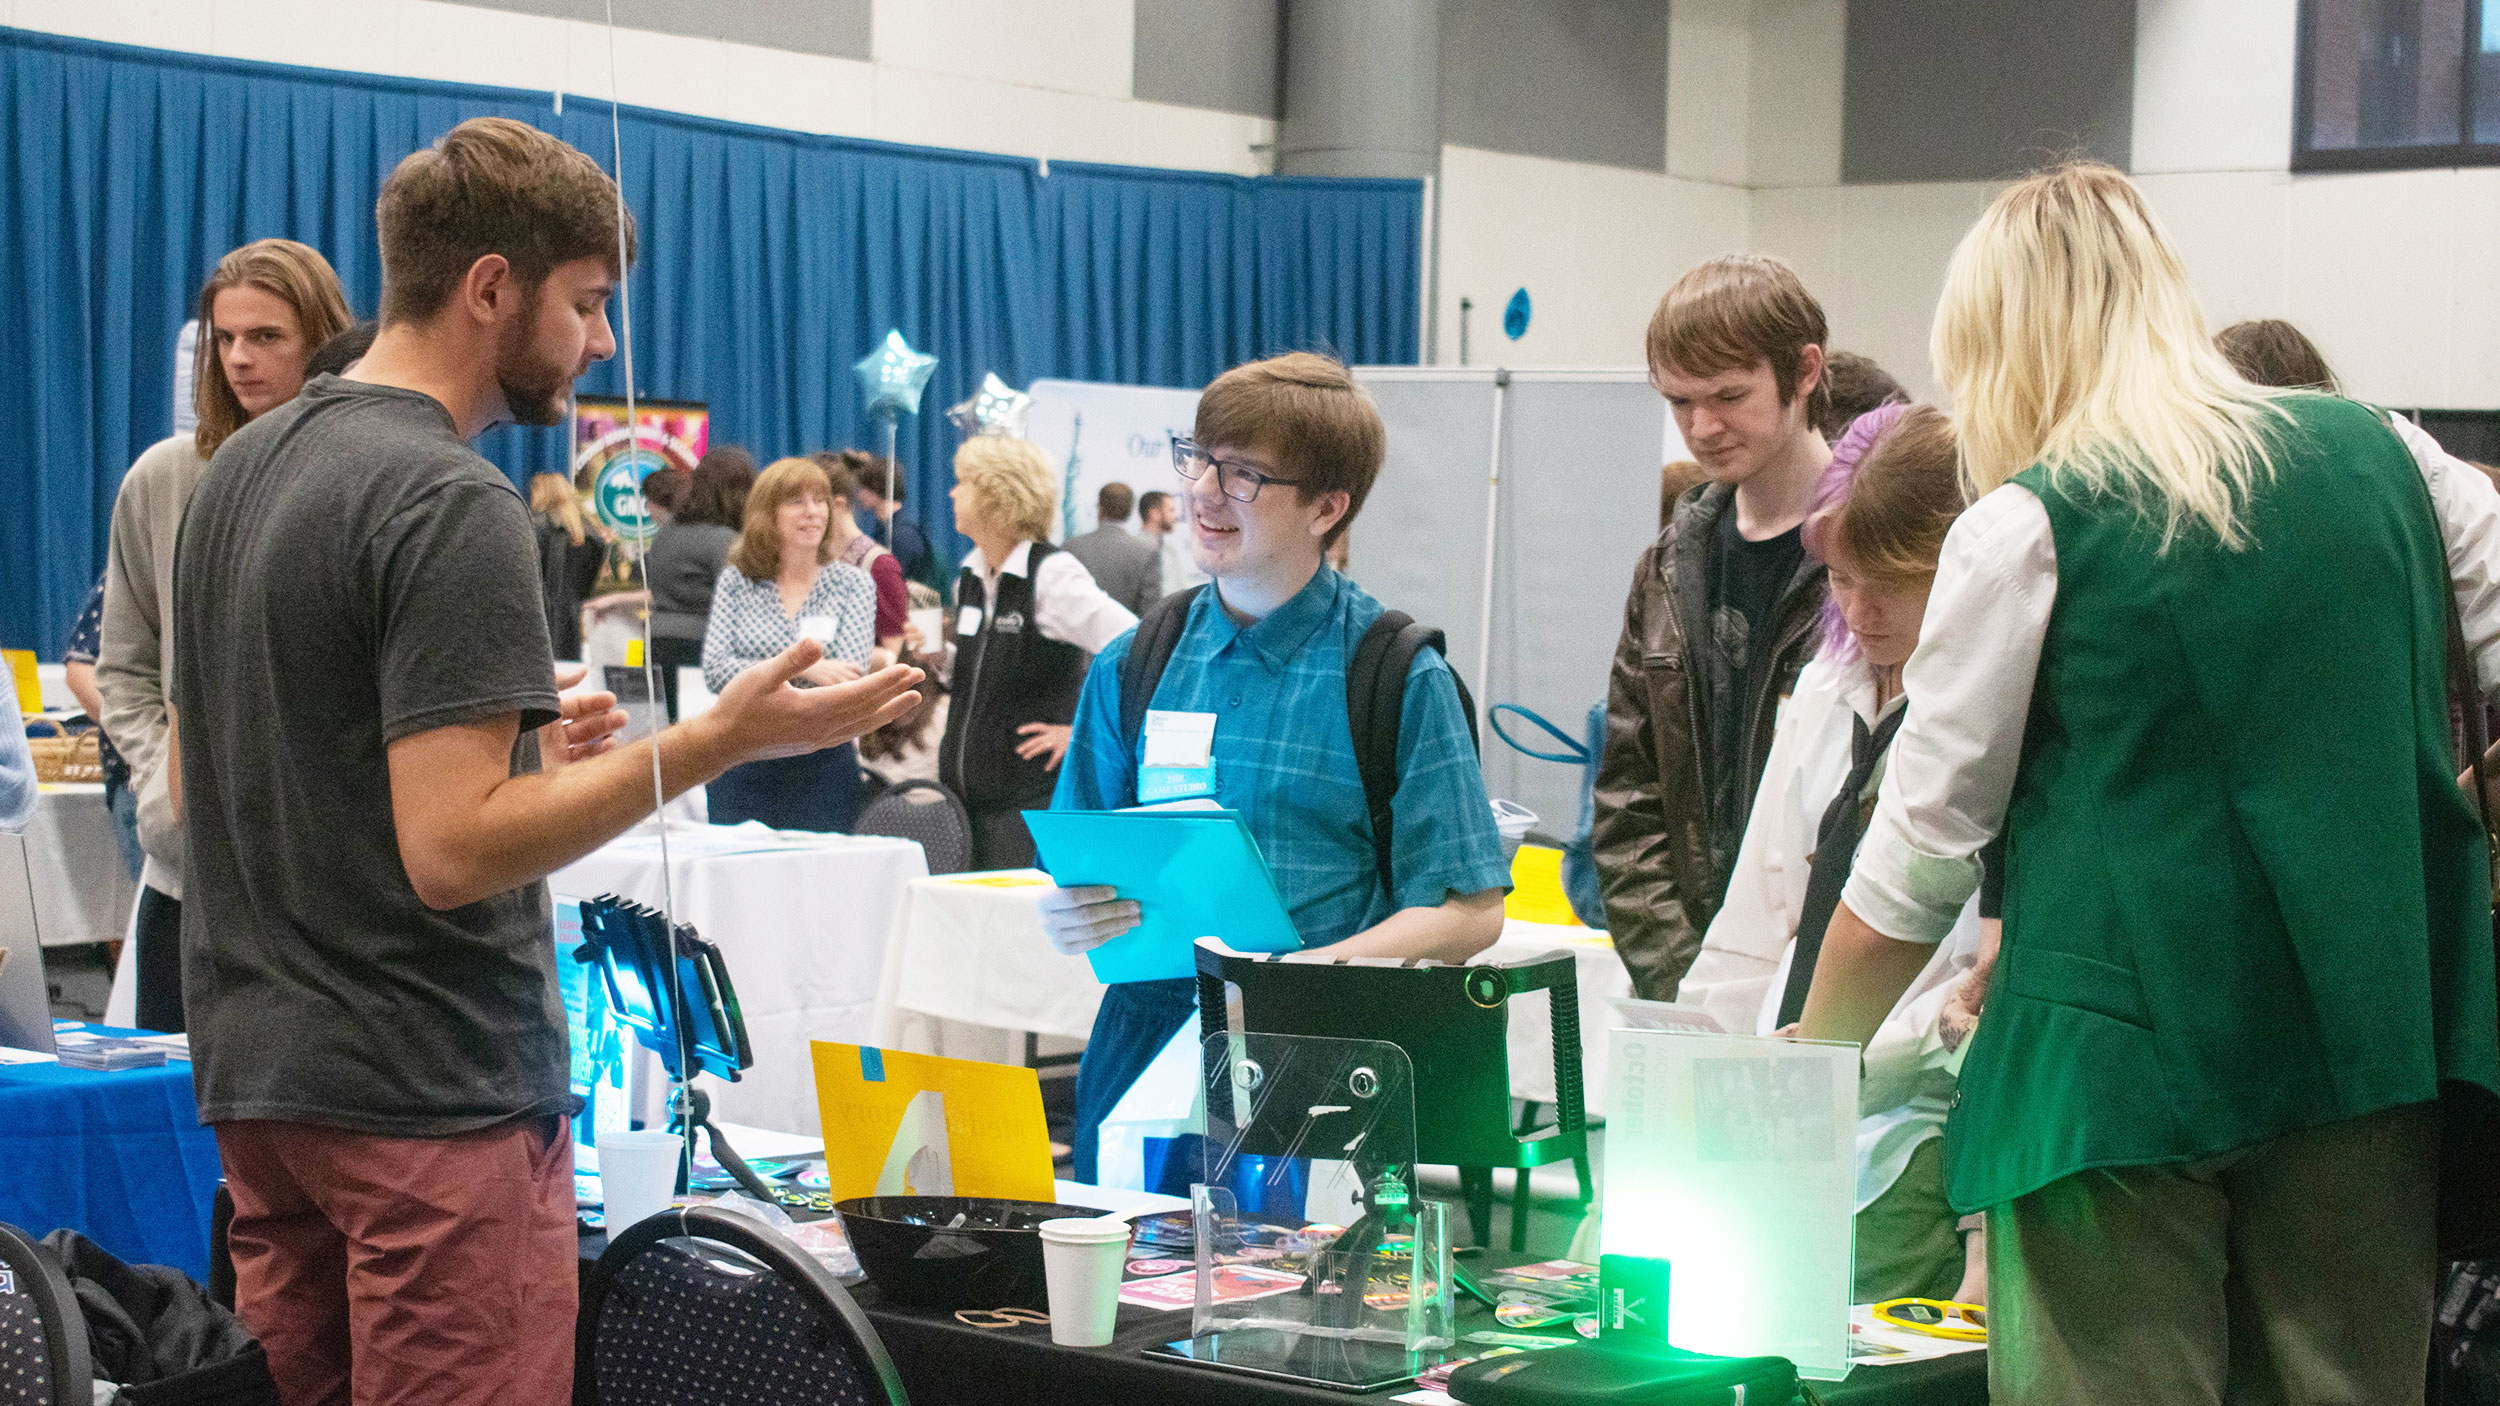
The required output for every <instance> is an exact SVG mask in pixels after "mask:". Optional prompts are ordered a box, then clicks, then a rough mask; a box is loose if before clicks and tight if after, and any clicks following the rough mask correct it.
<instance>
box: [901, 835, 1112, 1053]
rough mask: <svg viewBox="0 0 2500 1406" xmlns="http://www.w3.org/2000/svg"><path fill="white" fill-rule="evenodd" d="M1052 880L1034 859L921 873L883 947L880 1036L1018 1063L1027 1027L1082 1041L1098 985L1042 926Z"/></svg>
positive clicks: (1098, 999)
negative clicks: (977, 870)
mask: <svg viewBox="0 0 2500 1406" xmlns="http://www.w3.org/2000/svg"><path fill="white" fill-rule="evenodd" d="M1049 886H1050V880H1049V879H1048V878H1047V877H1045V876H1044V875H1043V874H1042V872H1041V871H1040V870H1038V869H1012V870H1006V871H1003V872H1000V873H994V874H948V875H942V876H939V877H936V878H928V879H922V880H920V881H919V882H918V883H915V884H913V885H912V886H911V888H910V890H909V891H908V892H907V893H906V894H905V895H904V898H903V905H902V909H901V911H900V912H899V913H898V914H897V915H896V918H895V923H894V931H893V934H892V939H891V945H890V946H889V947H888V948H887V950H886V960H885V983H884V989H883V990H882V991H880V992H879V994H878V1000H877V1020H876V1031H877V1043H879V1044H880V1045H883V1046H885V1047H886V1048H888V1049H900V1050H917V1051H919V1052H921V1053H923V1054H939V1055H947V1056H951V1057H953V1058H956V1059H986V1060H991V1061H995V1062H1001V1063H1021V1062H1022V1061H1023V1059H1024V1044H1023V1041H1022V1039H1021V1038H1020V1036H1021V1035H1023V1034H1025V1033H1028V1032H1029V1033H1032V1034H1036V1035H1044V1036H1051V1037H1056V1041H1055V1042H1054V1045H1053V1048H1065V1044H1064V1042H1065V1041H1069V1040H1074V1041H1080V1042H1081V1041H1083V1040H1084V1039H1085V1037H1086V1036H1087V1035H1089V1034H1091V1033H1092V1032H1093V1029H1094V1010H1095V1008H1096V1007H1098V1006H1100V1005H1101V1004H1102V986H1101V985H1100V984H1099V983H1097V982H1096V981H1095V980H1094V974H1093V968H1092V967H1090V966H1088V965H1087V964H1086V961H1085V959H1084V958H1082V957H1062V956H1060V955H1059V953H1058V952H1057V951H1056V950H1054V949H1053V948H1052V947H1051V945H1050V939H1049V938H1047V937H1045V936H1044V935H1043V934H1042V921H1041V917H1040V904H1041V898H1042V894H1043V893H1044V892H1046V891H1047V890H1048V888H1049Z"/></svg>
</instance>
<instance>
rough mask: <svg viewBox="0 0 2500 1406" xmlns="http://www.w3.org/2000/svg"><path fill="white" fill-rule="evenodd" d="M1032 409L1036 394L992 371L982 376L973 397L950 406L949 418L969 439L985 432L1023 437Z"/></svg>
mask: <svg viewBox="0 0 2500 1406" xmlns="http://www.w3.org/2000/svg"><path fill="white" fill-rule="evenodd" d="M1032 410H1033V397H1031V396H1029V395H1026V394H1025V393H1024V392H1022V391H1020V390H1017V389H1016V388H1015V387H1013V386H1011V385H1008V384H1007V383H1006V382H1005V381H1002V380H1000V379H998V373H997V372H995V371H992V372H991V373H989V374H988V375H986V376H983V377H982V378H981V389H979V390H977V391H974V392H973V393H972V399H970V400H967V401H963V402H961V403H959V404H956V405H952V406H949V407H948V408H947V411H946V418H947V419H949V420H952V421H954V422H955V428H956V429H957V430H959V431H961V432H962V433H963V436H964V438H966V439H970V438H972V437H974V436H976V435H985V434H996V435H1005V436H1007V437H1008V438H1010V439H1022V438H1024V422H1025V417H1026V416H1027V415H1029V414H1031V413H1032Z"/></svg>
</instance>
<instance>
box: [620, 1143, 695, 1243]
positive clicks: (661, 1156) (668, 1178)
mask: <svg viewBox="0 0 2500 1406" xmlns="http://www.w3.org/2000/svg"><path fill="white" fill-rule="evenodd" d="M683 1147H684V1144H683V1143H682V1142H681V1141H679V1139H678V1137H677V1134H675V1133H663V1132H644V1133H630V1132H610V1133H601V1134H600V1135H599V1196H600V1199H601V1201H603V1202H604V1203H605V1206H606V1212H607V1222H608V1234H609V1235H611V1236H614V1235H616V1234H617V1233H619V1232H621V1231H622V1230H624V1229H625V1227H627V1226H629V1225H632V1224H634V1223H635V1222H637V1221H644V1220H649V1219H650V1218H651V1217H653V1216H656V1215H658V1214H659V1213H660V1212H662V1211H665V1210H667V1209H668V1203H669V1201H670V1199H671V1198H673V1197H675V1196H676V1194H677V1156H678V1153H679V1151H680V1149H682V1148H683Z"/></svg>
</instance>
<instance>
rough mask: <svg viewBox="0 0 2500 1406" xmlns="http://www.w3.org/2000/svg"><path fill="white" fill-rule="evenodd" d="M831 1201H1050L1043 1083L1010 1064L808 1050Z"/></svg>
mask: <svg viewBox="0 0 2500 1406" xmlns="http://www.w3.org/2000/svg"><path fill="white" fill-rule="evenodd" d="M813 1045H814V1056H815V1063H816V1106H817V1110H818V1112H819V1113H820V1114H821V1115H822V1117H823V1120H824V1134H825V1174H826V1177H827V1179H828V1181H829V1182H830V1184H831V1189H832V1191H833V1196H834V1199H835V1200H837V1201H840V1200H847V1199H849V1198H851V1197H854V1196H998V1197H1006V1198H1008V1199H1011V1200H1018V1201H1049V1200H1051V1199H1053V1188H1052V1185H1051V1176H1050V1133H1049V1130H1048V1129H1047V1128H1046V1127H1045V1125H1044V1124H1043V1122H1042V1084H1041V1077H1040V1076H1039V1075H1037V1074H1035V1073H1034V1072H1033V1071H1032V1070H1030V1069H1027V1068H1025V1067H1024V1066H1022V1065H1016V1064H985V1063H982V1062H980V1061H978V1060H970V1059H946V1058H943V1057H941V1056H938V1055H924V1054H913V1053H911V1052H909V1051H907V1050H881V1049H878V1048H877V1047H875V1046H873V1045H837V1044H831V1043H828V1042H826V1041H823V1040H818V1041H815V1042H813Z"/></svg>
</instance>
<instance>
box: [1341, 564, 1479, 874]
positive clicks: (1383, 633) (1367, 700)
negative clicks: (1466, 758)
mask: <svg viewBox="0 0 2500 1406" xmlns="http://www.w3.org/2000/svg"><path fill="white" fill-rule="evenodd" d="M1426 649H1432V650H1437V651H1439V652H1440V653H1441V655H1442V656H1443V657H1444V658H1447V657H1448V655H1449V652H1450V645H1449V639H1448V637H1447V636H1445V635H1443V634H1442V633H1441V632H1440V631H1439V630H1436V629H1434V628H1433V627H1432V626H1430V625H1418V624H1416V623H1415V621H1414V620H1413V619H1412V618H1411V617H1409V616H1408V615H1407V614H1406V612H1404V611H1402V610H1385V611H1382V612H1381V614H1380V618H1379V619H1377V620H1374V621H1373V622H1372V623H1371V628H1370V629H1368V630H1365V631H1364V632H1363V638H1362V639H1361V640H1359V641H1357V642H1356V643H1355V646H1354V657H1353V658H1351V659H1349V660H1347V661H1346V671H1345V715H1346V722H1347V724H1348V725H1349V727H1350V728H1351V729H1352V731H1353V734H1354V765H1355V769H1356V770H1357V771H1359V772H1361V773H1362V777H1363V799H1364V801H1365V802H1366V803H1368V804H1369V806H1370V808H1371V817H1372V847H1373V849H1374V850H1375V851H1377V853H1378V855H1379V858H1380V888H1381V891H1382V892H1384V893H1386V894H1388V895H1389V902H1390V903H1391V904H1392V905H1394V904H1396V902H1397V898H1398V890H1397V880H1396V877H1395V876H1396V873H1397V870H1396V868H1395V867H1394V861H1395V857H1396V836H1397V819H1396V815H1395V812H1394V810H1393V803H1394V802H1395V801H1396V799H1397V794H1398V739H1399V737H1400V735H1401V733H1402V730H1403V728H1404V726H1405V721H1406V718H1405V714H1406V676H1407V674H1408V673H1410V672H1411V671H1412V670H1413V669H1414V667H1415V656H1416V654H1417V653H1418V652H1420V651H1422V650H1426ZM1450 682H1451V683H1452V684H1454V685H1456V686H1457V688H1458V704H1459V708H1460V710H1461V711H1463V712H1464V713H1466V715H1467V739H1468V741H1469V742H1471V743H1474V744H1475V745H1476V746H1477V747H1478V748H1479V749H1481V748H1482V746H1483V743H1482V741H1481V739H1479V738H1478V737H1477V736H1476V703H1475V699H1474V698H1472V697H1471V696H1469V694H1468V692H1467V684H1466V682H1465V681H1464V680H1462V679H1460V678H1459V676H1458V671H1457V670H1456V669H1452V670H1451V671H1450Z"/></svg>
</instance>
